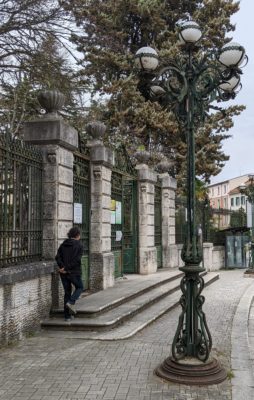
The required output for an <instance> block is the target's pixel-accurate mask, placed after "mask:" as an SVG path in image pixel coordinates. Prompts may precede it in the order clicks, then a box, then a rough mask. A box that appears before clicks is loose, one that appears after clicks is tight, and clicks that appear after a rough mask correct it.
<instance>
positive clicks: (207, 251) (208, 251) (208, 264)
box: [203, 242, 213, 271]
mask: <svg viewBox="0 0 254 400" xmlns="http://www.w3.org/2000/svg"><path fill="white" fill-rule="evenodd" d="M203 266H204V268H205V269H206V270H207V271H212V269H213V243H208V242H204V243H203Z"/></svg>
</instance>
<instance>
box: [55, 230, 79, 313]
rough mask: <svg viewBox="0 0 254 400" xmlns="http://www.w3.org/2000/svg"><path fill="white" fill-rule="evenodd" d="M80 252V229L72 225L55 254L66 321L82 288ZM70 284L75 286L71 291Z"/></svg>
mask: <svg viewBox="0 0 254 400" xmlns="http://www.w3.org/2000/svg"><path fill="white" fill-rule="evenodd" d="M82 254H83V247H82V245H81V243H80V230H79V229H78V228H76V227H73V228H71V229H70V230H69V232H68V239H66V240H65V241H64V242H63V243H62V244H61V245H60V247H59V249H58V251H57V255H56V262H57V265H58V267H59V269H58V271H59V273H60V277H61V281H62V284H63V288H64V318H65V320H66V321H70V320H71V314H76V308H75V303H76V301H77V300H78V298H79V297H80V295H81V293H82V291H83V290H84V287H83V282H82V279H81V257H82ZM71 285H74V287H75V290H74V292H73V293H72V286H71Z"/></svg>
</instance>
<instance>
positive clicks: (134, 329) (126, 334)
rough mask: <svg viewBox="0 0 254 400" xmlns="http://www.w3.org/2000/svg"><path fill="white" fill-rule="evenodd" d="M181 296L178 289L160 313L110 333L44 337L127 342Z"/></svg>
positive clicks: (51, 333) (54, 333)
mask: <svg viewBox="0 0 254 400" xmlns="http://www.w3.org/2000/svg"><path fill="white" fill-rule="evenodd" d="M213 274H215V275H214V276H212V277H209V276H208V277H207V279H206V280H205V287H207V286H209V285H210V284H212V283H213V282H215V281H216V280H218V279H219V273H213ZM208 278H209V279H208ZM180 296H181V291H180V289H179V290H177V291H176V292H174V293H173V295H170V302H168V303H167V305H166V307H163V308H162V309H161V311H160V312H159V313H158V312H156V314H155V315H154V316H152V317H151V318H149V319H147V320H146V321H145V322H143V321H142V323H140V322H138V321H137V322H133V321H131V322H129V324H128V325H127V324H122V325H120V326H117V327H116V328H114V329H112V330H111V331H107V332H105V333H103V332H101V333H98V332H91V331H73V330H64V331H59V330H49V331H46V330H44V335H46V336H47V337H64V338H69V339H84V340H99V341H115V340H127V339H129V338H131V337H133V336H134V335H136V334H137V333H138V332H140V331H141V330H143V329H144V328H146V327H147V326H149V325H150V324H152V323H153V322H155V321H156V320H157V319H158V318H160V317H162V316H163V315H164V314H166V313H167V312H169V311H171V310H173V309H174V308H175V307H177V306H178V305H179V300H180ZM165 300H166V298H164V299H162V300H161V301H162V302H163V301H165ZM158 304H159V303H155V304H154V305H153V306H154V307H155V306H158ZM153 306H152V307H153ZM142 313H145V310H144V311H142V312H141V313H139V314H136V315H135V316H134V317H133V318H134V319H135V318H137V319H138V318H139V317H140V316H141V315H142ZM146 316H147V314H146Z"/></svg>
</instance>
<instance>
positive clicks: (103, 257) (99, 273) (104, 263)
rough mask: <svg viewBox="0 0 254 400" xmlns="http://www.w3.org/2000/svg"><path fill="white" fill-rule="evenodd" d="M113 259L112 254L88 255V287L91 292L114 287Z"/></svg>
mask: <svg viewBox="0 0 254 400" xmlns="http://www.w3.org/2000/svg"><path fill="white" fill-rule="evenodd" d="M114 270H115V259H114V254H113V253H91V254H90V277H89V287H90V289H91V290H92V291H98V290H104V289H107V288H108V287H112V286H114V283H115V278H114Z"/></svg>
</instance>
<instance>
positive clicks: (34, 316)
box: [0, 262, 54, 346]
mask: <svg viewBox="0 0 254 400" xmlns="http://www.w3.org/2000/svg"><path fill="white" fill-rule="evenodd" d="M53 271H54V265H53V262H51V263H50V262H48V263H45V262H38V263H32V264H28V265H19V266H14V267H8V268H4V269H3V270H1V271H0V346H2V345H6V344H9V343H12V342H13V341H16V340H19V339H21V338H22V337H24V336H26V335H29V334H31V333H32V332H34V331H36V330H37V329H39V327H40V321H41V320H42V319H43V318H45V317H47V316H48V315H49V311H50V308H51V304H52V272H53Z"/></svg>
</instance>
